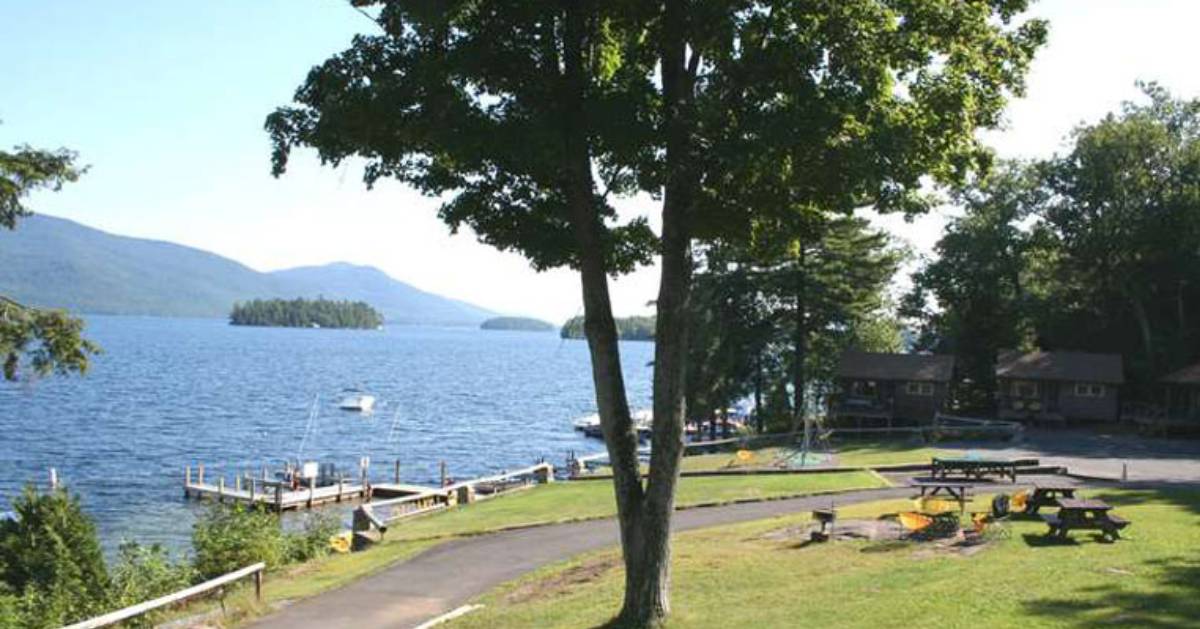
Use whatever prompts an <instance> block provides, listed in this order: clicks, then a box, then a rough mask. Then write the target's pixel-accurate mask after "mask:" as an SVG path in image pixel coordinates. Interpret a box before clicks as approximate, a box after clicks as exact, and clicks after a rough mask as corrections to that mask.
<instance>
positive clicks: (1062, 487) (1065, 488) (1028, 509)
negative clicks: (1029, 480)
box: [1025, 482, 1076, 515]
mask: <svg viewBox="0 0 1200 629" xmlns="http://www.w3.org/2000/svg"><path fill="white" fill-rule="evenodd" d="M1075 489H1076V488H1075V486H1074V485H1068V484H1066V483H1055V482H1048V483H1035V484H1034V485H1033V493H1032V494H1030V495H1029V500H1027V501H1026V502H1025V513H1028V514H1030V515H1037V512H1038V509H1041V508H1042V507H1055V506H1058V501H1059V500H1060V499H1063V498H1074V497H1075Z"/></svg>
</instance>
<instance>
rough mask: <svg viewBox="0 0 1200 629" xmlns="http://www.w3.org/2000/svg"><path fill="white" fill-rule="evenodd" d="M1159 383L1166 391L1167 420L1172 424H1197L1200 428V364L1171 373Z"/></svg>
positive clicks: (1165, 407)
mask: <svg viewBox="0 0 1200 629" xmlns="http://www.w3.org/2000/svg"><path fill="white" fill-rule="evenodd" d="M1159 382H1160V383H1162V385H1163V388H1164V389H1165V390H1164V395H1165V404H1164V410H1165V411H1166V416H1167V419H1168V420H1169V421H1171V422H1172V423H1185V422H1195V426H1197V427H1200V363H1196V364H1194V365H1192V366H1190V367H1184V368H1183V369H1180V370H1179V371H1174V372H1171V373H1169V374H1167V375H1165V376H1163V377H1162V379H1160V380H1159Z"/></svg>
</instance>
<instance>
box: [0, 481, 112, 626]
mask: <svg viewBox="0 0 1200 629" xmlns="http://www.w3.org/2000/svg"><path fill="white" fill-rule="evenodd" d="M12 510H13V513H14V514H15V516H16V517H15V518H14V519H11V520H0V584H2V585H4V586H6V587H7V589H9V590H10V591H11V592H13V594H14V596H15V597H17V599H18V601H19V603H17V607H18V609H19V610H20V611H19V613H20V615H21V616H22V625H23V626H41V627H59V626H62V625H65V624H70V623H72V622H76V621H78V620H82V619H84V618H87V617H89V616H91V615H94V614H97V613H100V612H102V611H104V609H105V606H106V604H107V602H108V587H109V578H108V571H107V568H106V567H105V564H104V555H103V554H102V553H101V551H100V541H99V538H98V537H97V536H96V527H95V525H94V524H93V523H92V521H91V519H90V518H88V516H87V515H86V514H85V513H84V512H83V509H82V508H81V507H80V505H79V499H78V497H76V496H72V495H70V494H69V493H68V492H67V491H66V490H65V489H54V490H51V491H50V492H48V493H39V492H38V491H37V490H35V489H34V488H33V487H26V488H25V490H24V492H23V493H22V494H21V495H20V496H18V497H17V498H16V499H15V500H13V504H12ZM0 594H3V592H2V591H0Z"/></svg>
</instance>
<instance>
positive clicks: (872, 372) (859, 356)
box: [837, 351, 954, 382]
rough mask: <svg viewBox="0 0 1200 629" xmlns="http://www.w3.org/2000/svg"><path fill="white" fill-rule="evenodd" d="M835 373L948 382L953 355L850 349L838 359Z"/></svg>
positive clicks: (859, 377) (951, 369)
mask: <svg viewBox="0 0 1200 629" xmlns="http://www.w3.org/2000/svg"><path fill="white" fill-rule="evenodd" d="M837 375H838V377H839V378H851V379H855V380H913V381H925V382H949V381H950V378H951V377H953V375H954V357H953V356H944V355H940V354H880V353H874V352H856V351H850V352H845V353H843V354H842V357H841V359H840V360H839V361H838V367H837Z"/></svg>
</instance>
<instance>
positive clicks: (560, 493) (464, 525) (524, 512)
mask: <svg viewBox="0 0 1200 629" xmlns="http://www.w3.org/2000/svg"><path fill="white" fill-rule="evenodd" d="M885 486H887V483H886V482H885V481H884V480H883V479H881V478H880V477H878V476H876V475H874V474H870V473H868V472H832V473H825V474H777V475H759V476H745V477H742V476H712V477H691V478H682V479H680V481H679V489H678V495H677V497H676V504H678V505H679V506H681V507H684V506H691V505H697V504H707V503H720V502H733V501H737V500H749V499H754V498H778V497H783V496H792V495H798V494H809V493H814V492H822V491H833V490H842V489H868V488H875V487H885ZM615 513H616V503H615V499H614V498H613V492H612V482H611V481H609V480H603V479H600V480H592V481H574V482H567V483H553V484H550V485H544V486H539V487H535V488H533V489H530V490H527V491H523V492H521V493H517V494H513V495H510V496H501V497H499V498H495V499H492V500H487V501H484V502H479V503H476V504H473V505H470V506H467V507H461V508H455V509H453V510H450V511H445V512H442V513H437V514H434V515H430V516H427V517H423V518H417V519H414V520H411V521H408V522H403V523H400V524H398V525H396V526H393V527H392V528H390V529H388V532H387V538H388V539H389V540H393V539H424V538H429V537H445V536H451V535H469V534H474V533H481V532H485V531H489V530H495V529H500V528H507V527H513V526H521V525H526V524H544V523H550V522H565V521H570V520H580V519H587V518H599V517H606V516H611V515H614V514H615Z"/></svg>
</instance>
